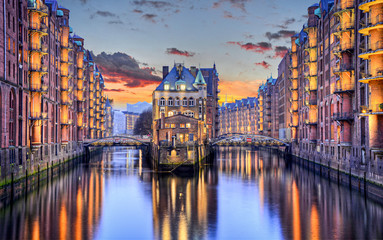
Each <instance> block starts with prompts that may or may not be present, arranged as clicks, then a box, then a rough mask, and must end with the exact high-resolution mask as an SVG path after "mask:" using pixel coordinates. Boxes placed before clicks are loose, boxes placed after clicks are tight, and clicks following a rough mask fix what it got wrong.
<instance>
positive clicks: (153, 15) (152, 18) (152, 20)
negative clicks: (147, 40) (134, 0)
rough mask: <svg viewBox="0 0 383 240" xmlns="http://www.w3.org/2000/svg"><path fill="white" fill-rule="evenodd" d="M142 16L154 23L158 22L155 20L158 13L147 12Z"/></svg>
mask: <svg viewBox="0 0 383 240" xmlns="http://www.w3.org/2000/svg"><path fill="white" fill-rule="evenodd" d="M142 17H143V18H144V19H145V20H147V21H149V22H152V23H156V22H157V21H156V20H155V18H156V17H157V15H156V14H149V13H147V14H144V15H142Z"/></svg>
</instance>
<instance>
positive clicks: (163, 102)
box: [160, 98, 165, 106]
mask: <svg viewBox="0 0 383 240" xmlns="http://www.w3.org/2000/svg"><path fill="white" fill-rule="evenodd" d="M160 106H165V98H161V100H160Z"/></svg>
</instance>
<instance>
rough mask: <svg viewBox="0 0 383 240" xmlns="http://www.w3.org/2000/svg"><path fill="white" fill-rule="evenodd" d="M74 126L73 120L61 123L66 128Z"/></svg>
mask: <svg viewBox="0 0 383 240" xmlns="http://www.w3.org/2000/svg"><path fill="white" fill-rule="evenodd" d="M72 124H73V120H72V119H69V120H66V121H64V122H62V123H61V125H64V126H70V125H72Z"/></svg>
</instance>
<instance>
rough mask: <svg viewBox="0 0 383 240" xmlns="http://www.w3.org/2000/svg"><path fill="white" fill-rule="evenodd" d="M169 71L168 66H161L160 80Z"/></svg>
mask: <svg viewBox="0 0 383 240" xmlns="http://www.w3.org/2000/svg"><path fill="white" fill-rule="evenodd" d="M168 73H169V66H163V67H162V80H163V79H165V77H166V76H167V75H168Z"/></svg>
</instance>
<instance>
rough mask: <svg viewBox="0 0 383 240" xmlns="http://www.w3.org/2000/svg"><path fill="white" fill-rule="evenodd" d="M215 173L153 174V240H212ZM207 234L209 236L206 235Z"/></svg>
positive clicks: (214, 213) (215, 187) (215, 211)
mask: <svg viewBox="0 0 383 240" xmlns="http://www.w3.org/2000/svg"><path fill="white" fill-rule="evenodd" d="M217 184H218V176H217V172H216V171H213V170H210V171H200V172H199V173H198V174H197V176H194V177H190V176H189V177H186V176H185V177H181V176H174V175H170V174H169V175H153V178H152V204H153V228H154V238H156V239H204V238H207V237H214V235H215V233H214V231H211V229H210V231H209V226H215V225H216V223H217V207H218V206H217ZM208 234H209V236H208Z"/></svg>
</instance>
